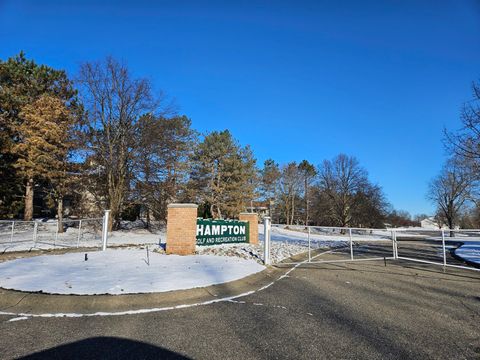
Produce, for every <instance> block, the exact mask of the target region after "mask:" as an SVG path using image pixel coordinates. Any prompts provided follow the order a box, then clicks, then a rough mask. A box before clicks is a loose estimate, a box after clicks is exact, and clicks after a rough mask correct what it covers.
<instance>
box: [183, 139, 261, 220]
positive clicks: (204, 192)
mask: <svg viewBox="0 0 480 360" xmlns="http://www.w3.org/2000/svg"><path fill="white" fill-rule="evenodd" d="M255 164H256V161H255V158H254V157H253V153H252V151H251V150H250V148H249V147H248V146H247V147H241V146H240V145H239V144H238V143H237V142H236V141H235V140H234V139H233V137H232V135H231V134H230V132H229V131H228V130H225V131H221V132H213V133H211V134H209V135H207V136H205V138H204V140H203V141H202V142H201V143H200V144H198V146H197V147H196V149H195V151H194V155H193V164H192V165H193V168H192V172H191V190H193V191H194V192H195V193H196V196H195V197H196V199H197V201H199V202H202V203H204V204H207V205H208V207H209V210H210V213H211V214H212V216H213V217H215V218H223V217H235V216H237V215H238V213H239V212H241V211H242V210H244V209H245V208H246V205H247V204H248V202H249V201H251V200H252V199H253V197H254V190H255V183H256V168H255Z"/></svg>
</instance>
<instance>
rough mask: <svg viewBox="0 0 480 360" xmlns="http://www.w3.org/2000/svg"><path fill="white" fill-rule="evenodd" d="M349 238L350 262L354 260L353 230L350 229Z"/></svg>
mask: <svg viewBox="0 0 480 360" xmlns="http://www.w3.org/2000/svg"><path fill="white" fill-rule="evenodd" d="M348 236H349V237H350V260H353V239H352V229H350V228H349V229H348Z"/></svg>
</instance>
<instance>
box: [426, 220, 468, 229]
mask: <svg viewBox="0 0 480 360" xmlns="http://www.w3.org/2000/svg"><path fill="white" fill-rule="evenodd" d="M420 226H421V227H422V229H428V230H441V229H443V230H448V226H447V225H442V226H440V225H439V224H438V221H437V220H435V218H434V217H429V218H426V219H423V220H421V221H420ZM455 229H457V230H458V229H459V227H458V226H455Z"/></svg>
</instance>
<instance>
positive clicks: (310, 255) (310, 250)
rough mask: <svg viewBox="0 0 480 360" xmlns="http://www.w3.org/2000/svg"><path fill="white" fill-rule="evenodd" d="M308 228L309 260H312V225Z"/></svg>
mask: <svg viewBox="0 0 480 360" xmlns="http://www.w3.org/2000/svg"><path fill="white" fill-rule="evenodd" d="M307 229H308V262H310V261H312V247H311V246H310V245H311V244H310V226H307Z"/></svg>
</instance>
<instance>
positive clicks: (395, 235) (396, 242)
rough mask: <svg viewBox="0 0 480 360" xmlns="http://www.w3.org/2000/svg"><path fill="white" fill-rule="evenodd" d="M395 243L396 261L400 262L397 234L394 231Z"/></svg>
mask: <svg viewBox="0 0 480 360" xmlns="http://www.w3.org/2000/svg"><path fill="white" fill-rule="evenodd" d="M393 241H394V242H395V260H398V241H397V232H396V231H395V230H393Z"/></svg>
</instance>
